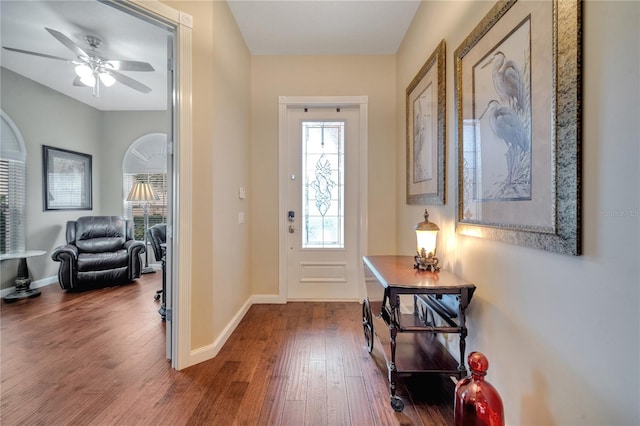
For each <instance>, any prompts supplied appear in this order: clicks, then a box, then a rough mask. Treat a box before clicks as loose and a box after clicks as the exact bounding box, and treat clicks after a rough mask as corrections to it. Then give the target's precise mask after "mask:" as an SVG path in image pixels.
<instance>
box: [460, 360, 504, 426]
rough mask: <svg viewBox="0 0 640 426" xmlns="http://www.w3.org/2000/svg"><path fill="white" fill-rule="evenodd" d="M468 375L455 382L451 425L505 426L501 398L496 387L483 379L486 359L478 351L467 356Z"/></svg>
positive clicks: (486, 366)
mask: <svg viewBox="0 0 640 426" xmlns="http://www.w3.org/2000/svg"><path fill="white" fill-rule="evenodd" d="M467 361H468V363H469V369H470V370H471V375H470V376H468V377H465V378H464V379H462V380H460V381H459V382H458V384H457V385H456V395H455V400H454V415H453V419H454V424H455V425H456V426H463V425H464V426H481V425H482V426H485V425H486V426H504V409H503V407H502V398H500V394H498V391H497V390H496V388H494V387H493V386H492V385H491V383H489V382H487V381H486V380H485V379H484V376H486V375H487V369H488V368H489V361H488V360H487V357H485V356H484V355H483V354H482V353H480V352H471V353H470V354H469V357H468V358H467Z"/></svg>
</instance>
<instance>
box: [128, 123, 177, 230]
mask: <svg viewBox="0 0 640 426" xmlns="http://www.w3.org/2000/svg"><path fill="white" fill-rule="evenodd" d="M136 182H148V183H149V184H150V185H151V187H152V188H153V190H154V191H155V193H156V194H157V195H158V201H155V202H152V203H151V204H150V206H149V226H153V225H155V224H156V223H166V221H167V189H168V188H167V135H166V134H164V133H149V134H147V135H144V136H142V137H140V138H138V139H137V140H136V141H134V142H133V143H132V144H131V146H130V147H129V149H127V152H126V153H125V155H124V160H123V161H122V205H123V211H124V216H125V217H126V218H128V219H133V220H134V224H135V225H134V228H135V229H134V234H135V238H136V240H144V212H143V210H142V206H139V205H134V204H133V203H131V202H128V201H127V196H128V195H129V191H131V188H132V187H133V184H134V183H136Z"/></svg>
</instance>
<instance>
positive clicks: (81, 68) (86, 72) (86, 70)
mask: <svg viewBox="0 0 640 426" xmlns="http://www.w3.org/2000/svg"><path fill="white" fill-rule="evenodd" d="M75 71H76V75H77V76H78V77H80V78H85V77H88V76H90V75H93V70H92V69H91V67H90V66H89V65H87V64H80V65H76V68H75Z"/></svg>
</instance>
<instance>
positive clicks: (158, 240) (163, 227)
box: [147, 223, 167, 320]
mask: <svg viewBox="0 0 640 426" xmlns="http://www.w3.org/2000/svg"><path fill="white" fill-rule="evenodd" d="M147 234H148V236H149V242H150V243H151V247H152V248H153V255H154V256H155V258H156V260H159V259H161V260H162V289H161V290H158V291H156V295H155V296H154V300H158V299H160V297H162V304H161V306H160V309H159V310H158V313H159V314H160V316H161V317H162V319H163V320H164V319H165V316H166V315H165V313H166V309H165V308H166V300H165V290H166V285H167V281H166V280H167V271H166V270H167V253H166V250H167V247H166V244H167V224H166V223H158V224H157V225H153V226H152V227H150V228H149V229H148V231H147Z"/></svg>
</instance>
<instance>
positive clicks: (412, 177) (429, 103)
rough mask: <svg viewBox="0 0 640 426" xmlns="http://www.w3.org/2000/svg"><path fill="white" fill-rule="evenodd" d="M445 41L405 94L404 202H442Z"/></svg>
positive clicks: (421, 69)
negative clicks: (405, 187) (405, 175)
mask: <svg viewBox="0 0 640 426" xmlns="http://www.w3.org/2000/svg"><path fill="white" fill-rule="evenodd" d="M445 79H446V75H445V42H444V40H442V41H441V42H440V43H439V44H438V47H436V49H435V50H434V51H433V53H432V54H431V56H429V59H427V61H426V62H425V63H424V65H423V66H422V68H420V70H419V71H418V73H417V74H416V76H415V77H414V78H413V80H412V81H411V83H410V84H409V86H408V87H407V93H406V121H407V204H444V203H445V158H446V156H445V108H446V105H445V98H446V92H445Z"/></svg>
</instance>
